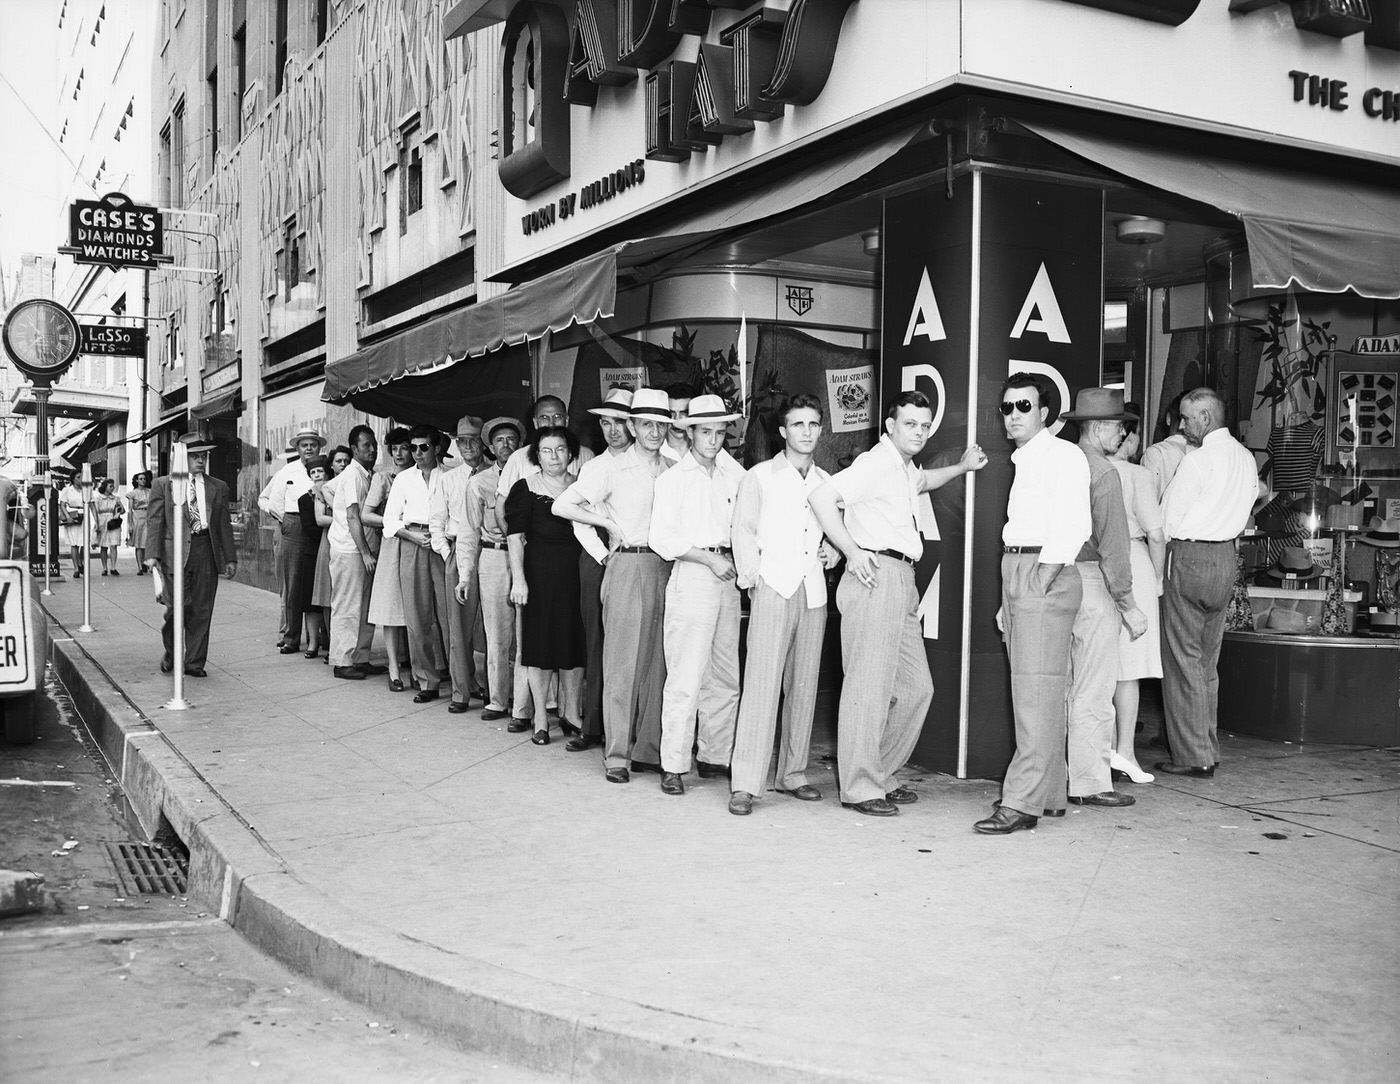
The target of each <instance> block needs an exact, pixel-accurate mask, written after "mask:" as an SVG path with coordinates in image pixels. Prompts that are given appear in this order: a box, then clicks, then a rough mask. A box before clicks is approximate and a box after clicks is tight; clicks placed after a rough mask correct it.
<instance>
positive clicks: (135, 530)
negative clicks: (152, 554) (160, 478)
mask: <svg viewBox="0 0 1400 1084" xmlns="http://www.w3.org/2000/svg"><path fill="white" fill-rule="evenodd" d="M150 499H151V472H150V471H148V470H142V471H137V472H136V473H135V474H134V475H133V476H132V478H131V492H129V493H128V494H127V495H126V509H127V528H126V529H127V531H128V532H129V535H128V539H127V543H128V545H130V546H131V547H132V548H134V549H135V550H136V575H138V576H144V575H146V505H147V504H148V503H149V501H150Z"/></svg>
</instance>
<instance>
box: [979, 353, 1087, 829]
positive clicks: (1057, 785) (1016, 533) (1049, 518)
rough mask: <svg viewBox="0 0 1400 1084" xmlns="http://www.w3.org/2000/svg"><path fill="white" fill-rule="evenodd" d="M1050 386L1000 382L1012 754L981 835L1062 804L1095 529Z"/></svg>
mask: <svg viewBox="0 0 1400 1084" xmlns="http://www.w3.org/2000/svg"><path fill="white" fill-rule="evenodd" d="M1049 393H1050V382H1049V381H1048V380H1046V379H1045V378H1044V377H1042V376H1040V375H1039V374H1035V373H1012V374H1011V375H1010V376H1009V377H1007V378H1006V380H1005V381H1004V382H1003V383H1002V390H1001V403H1000V405H999V406H998V409H999V410H1000V411H1001V416H1002V425H1003V427H1004V428H1005V430H1006V435H1007V437H1009V438H1010V439H1011V441H1012V443H1013V444H1015V445H1016V450H1015V451H1013V452H1012V453H1011V463H1012V465H1013V466H1014V467H1015V469H1016V474H1015V477H1014V479H1013V480H1012V483H1011V492H1010V494H1008V496H1007V501H1006V526H1005V527H1003V528H1002V531H1001V541H1002V557H1001V599H1002V602H1001V606H1000V608H999V609H998V610H997V617H996V620H997V628H999V629H1001V631H1002V633H1003V634H1004V635H1005V637H1006V654H1007V659H1008V661H1009V662H1010V665H1011V708H1012V712H1013V715H1014V718H1015V726H1016V752H1015V754H1014V755H1013V756H1012V758H1011V763H1010V764H1009V765H1008V766H1007V769H1006V777H1005V779H1004V780H1003V781H1002V786H1001V799H1000V801H999V802H998V803H997V804H996V807H995V809H994V810H993V811H992V815H991V816H990V817H987V818H985V819H983V820H980V821H978V822H977V823H976V824H974V825H973V826H972V827H973V830H974V831H977V832H981V833H982V834H984V835H1006V834H1007V833H1010V832H1016V831H1020V830H1021V829H1023V828H1034V827H1035V826H1036V824H1037V823H1039V819H1040V817H1041V816H1043V815H1046V814H1049V815H1051V816H1062V815H1063V814H1064V809H1065V807H1064V797H1065V740H1066V732H1067V725H1068V724H1067V719H1066V715H1065V697H1066V694H1067V693H1068V690H1069V655H1070V642H1071V638H1072V635H1073V630H1074V620H1075V617H1076V616H1077V615H1078V613H1079V602H1080V598H1081V596H1082V594H1083V588H1082V586H1081V584H1080V579H1079V568H1078V566H1077V565H1076V564H1075V558H1076V557H1078V556H1079V552H1080V550H1081V548H1082V547H1083V545H1084V543H1085V541H1086V540H1087V539H1088V538H1089V536H1090V534H1091V533H1092V532H1093V520H1092V515H1091V512H1090V507H1089V464H1088V462H1087V461H1086V460H1085V458H1084V453H1083V452H1082V451H1080V450H1079V449H1078V448H1077V447H1076V446H1075V445H1073V444H1071V443H1070V442H1069V441H1067V440H1060V439H1058V438H1057V437H1056V436H1055V434H1054V433H1052V432H1051V431H1050V429H1049V428H1047V426H1048V425H1049V423H1050V421H1051V418H1050V405H1049V404H1050V398H1049Z"/></svg>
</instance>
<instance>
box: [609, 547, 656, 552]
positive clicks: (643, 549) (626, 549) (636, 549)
mask: <svg viewBox="0 0 1400 1084" xmlns="http://www.w3.org/2000/svg"><path fill="white" fill-rule="evenodd" d="M650 552H651V547H650V546H618V547H617V549H615V550H613V553H650Z"/></svg>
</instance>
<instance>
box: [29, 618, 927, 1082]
mask: <svg viewBox="0 0 1400 1084" xmlns="http://www.w3.org/2000/svg"><path fill="white" fill-rule="evenodd" d="M45 634H46V635H47V636H48V637H49V640H50V645H49V646H50V659H51V662H52V665H53V667H54V671H55V673H56V674H57V676H58V678H59V680H60V681H61V682H62V683H63V685H64V687H65V688H66V689H67V690H68V693H69V696H70V697H71V698H72V700H73V704H74V706H75V707H76V708H77V710H78V712H79V713H80V714H81V715H82V717H83V719H84V720H85V721H86V722H87V724H88V726H89V728H90V729H91V730H92V732H93V736H94V738H95V739H96V741H97V743H98V745H99V747H100V748H101V749H102V752H103V754H104V756H105V757H106V758H107V761H108V763H109V764H110V765H111V767H112V770H113V772H114V773H115V774H116V778H117V779H118V780H119V781H120V782H121V785H122V787H123V788H124V789H125V791H126V794H127V797H128V800H129V801H130V802H131V804H132V807H133V809H134V810H135V813H136V816H137V818H138V820H139V821H140V823H141V826H142V828H143V829H144V830H145V831H146V833H147V834H148V835H149V836H151V837H152V838H156V837H158V836H160V835H161V834H162V833H164V832H165V831H173V832H174V834H175V835H177V836H178V837H179V838H180V840H181V841H183V843H184V844H185V846H186V847H187V848H188V849H189V853H190V879H189V888H190V895H191V897H192V898H195V899H197V900H198V901H200V902H201V903H203V904H205V905H206V906H208V907H209V909H210V910H211V911H214V912H216V913H217V914H218V916H219V917H220V918H221V919H222V920H223V921H225V922H227V923H229V924H230V925H231V926H233V928H234V929H235V930H237V931H238V932H239V933H240V934H242V935H243V936H244V937H245V938H247V939H248V940H249V941H250V942H251V943H252V944H254V945H256V946H257V947H258V948H259V949H261V950H262V951H264V952H267V953H268V954H269V955H271V956H273V957H274V958H276V959H278V960H280V961H282V962H283V963H285V964H286V965H288V966H289V967H291V968H293V969H294V970H296V971H298V972H300V973H302V974H304V975H306V976H308V977H309V978H311V979H313V980H315V981H317V982H319V983H322V984H324V985H326V986H328V987H330V988H331V989H333V990H335V991H337V992H338V993H341V994H343V995H345V996H346V997H349V998H351V999H353V1000H355V1001H357V1002H359V1003H361V1004H364V1005H366V1006H368V1007H369V1008H371V1009H375V1010H379V1011H383V1012H385V1013H389V1014H392V1015H394V1016H397V1017H400V1018H404V1019H408V1020H411V1021H413V1022H415V1023H417V1024H419V1025H421V1026H423V1027H425V1028H427V1029H429V1030H430V1031H432V1032H434V1033H435V1034H437V1035H439V1036H440V1037H442V1038H444V1039H446V1040H447V1041H449V1042H451V1043H455V1044H458V1045H461V1046H465V1047H469V1048H471V1049H475V1050H479V1051H482V1052H485V1053H488V1054H491V1055H494V1056H498V1057H501V1058H504V1059H506V1060H509V1061H512V1062H515V1063H517V1064H520V1065H525V1066H529V1067H532V1068H535V1069H539V1070H543V1071H545V1072H550V1073H556V1074H559V1075H561V1076H563V1077H565V1078H567V1079H571V1080H588V1081H636V1080H669V1081H697V1082H709V1081H713V1082H715V1084H748V1082H752V1084H798V1082H802V1081H814V1080H818V1081H821V1080H827V1081H858V1082H870V1084H880V1082H884V1081H897V1080H908V1079H916V1078H917V1077H918V1076H919V1075H920V1073H919V1067H918V1066H914V1065H908V1066H899V1067H895V1066H893V1065H891V1064H890V1062H889V1060H888V1052H887V1051H877V1050H860V1049H853V1048H852V1047H850V1046H847V1045H840V1046H838V1045H836V1044H830V1045H828V1046H826V1048H824V1049H823V1048H821V1047H817V1048H814V1047H813V1045H812V1044H811V1043H803V1044H797V1043H788V1042H785V1041H784V1040H783V1039H782V1037H780V1036H773V1035H766V1034H761V1033H756V1032H746V1031H742V1030H740V1029H737V1028H733V1027H729V1026H727V1025H723V1024H719V1023H716V1022H714V1021H709V1020H704V1019H697V1018H693V1017H685V1016H681V1015H678V1014H675V1013H668V1012H664V1011H662V1010H659V1009H653V1008H650V1007H648V1006H645V1005H640V1004H636V1003H634V1002H628V1001H624V1000H620V999H615V998H608V997H599V996H595V995H590V994H587V993H583V992H580V991H577V990H573V989H569V988H566V987H563V986H559V985H557V984H553V983H549V982H546V981H541V980H539V979H537V978H534V977H531V976H526V975H520V974H516V973H512V972H509V971H506V970H504V969H502V968H499V967H495V966H494V965H490V964H486V963H484V962H482V961H480V960H475V959H472V958H470V957H464V956H456V955H452V954H449V953H446V952H444V951H442V950H440V949H436V948H434V947H432V946H430V945H427V944H424V943H422V942H417V941H414V940H413V939H411V938H409V937H406V936H404V935H403V934H400V933H398V932H396V931H393V930H390V929H388V928H385V927H383V926H380V925H378V924H377V923H374V922H372V921H370V920H367V919H365V918H364V917H363V916H361V915H358V914H355V913H353V912H351V911H348V910H346V909H345V908H343V907H341V906H340V905H339V904H338V903H336V902H335V901H333V900H331V899H329V898H328V897H326V896H325V895H324V894H323V893H321V892H319V891H317V890H316V889H313V888H311V887H310V886H308V885H307V884H305V883H304V882H302V881H301V880H299V879H298V878H297V877H296V876H295V874H293V873H292V872H291V871H290V870H289V869H288V868H287V866H286V863H285V862H283V861H282V859H281V857H280V856H279V855H277V854H276V852H275V851H274V850H273V849H272V848H271V847H269V846H268V845H267V844H266V843H264V842H263V840H262V839H261V838H260V837H259V836H258V835H257V833H256V832H255V831H254V830H253V829H252V827H251V826H249V825H248V823H247V822H246V821H245V820H244V819H243V818H241V817H240V816H239V815H238V813H237V811H236V810H234V809H233V808H232V807H231V806H229V805H228V803H227V802H225V801H224V799H223V798H222V797H221V796H220V795H219V794H218V792H217V791H216V790H214V788H213V787H212V786H211V785H210V784H209V783H208V781H207V780H205V779H204V778H203V776H201V775H200V774H199V772H198V771H197V770H196V769H195V768H194V767H193V766H192V765H191V764H190V763H189V762H188V761H187V760H186V759H185V758H184V757H183V756H182V755H181V754H180V753H179V751H178V750H177V749H175V747H174V746H173V745H171V744H170V742H169V741H168V740H167V739H166V737H165V736H164V735H163V734H162V733H161V732H160V731H159V730H158V729H157V728H156V727H155V725H154V724H153V723H152V721H151V720H150V719H149V718H148V717H147V716H146V715H145V714H144V713H142V712H141V711H140V710H139V709H138V708H136V707H135V705H134V704H132V702H131V701H130V700H129V699H128V698H127V696H126V695H125V693H124V692H123V691H122V689H121V687H120V686H119V685H118V684H117V683H116V681H115V680H114V679H113V678H112V677H111V675H110V674H108V673H107V671H106V670H105V669H103V667H102V666H101V665H99V664H98V663H97V662H96V661H95V660H94V659H93V658H92V657H91V656H90V655H89V654H88V653H87V651H86V650H85V649H84V648H83V646H82V645H81V643H79V642H78V641H76V640H74V639H73V638H72V637H71V636H70V635H69V634H68V632H67V630H66V629H64V627H63V626H62V625H61V624H60V623H59V622H58V620H57V619H56V618H55V617H54V616H53V614H51V613H50V614H49V624H48V625H47V626H46V629H45ZM658 950H660V946H658ZM625 963H626V960H625V958H621V959H619V965H620V966H625ZM677 981H684V980H683V979H681V978H678V980H677ZM872 1065H882V1068H883V1069H885V1070H886V1072H872V1071H871V1070H870V1066H872ZM891 1069H894V1070H895V1071H894V1072H893V1073H891V1072H888V1070H891Z"/></svg>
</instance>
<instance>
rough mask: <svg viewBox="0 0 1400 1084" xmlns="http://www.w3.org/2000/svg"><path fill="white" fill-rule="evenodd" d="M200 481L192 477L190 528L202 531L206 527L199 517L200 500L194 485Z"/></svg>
mask: <svg viewBox="0 0 1400 1084" xmlns="http://www.w3.org/2000/svg"><path fill="white" fill-rule="evenodd" d="M198 484H199V483H198V482H196V481H195V480H194V479H193V478H191V479H190V530H191V531H200V530H203V529H204V524H203V523H201V522H200V519H199V501H198V500H197V499H196V498H195V495H194V487H195V486H196V485H198Z"/></svg>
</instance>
